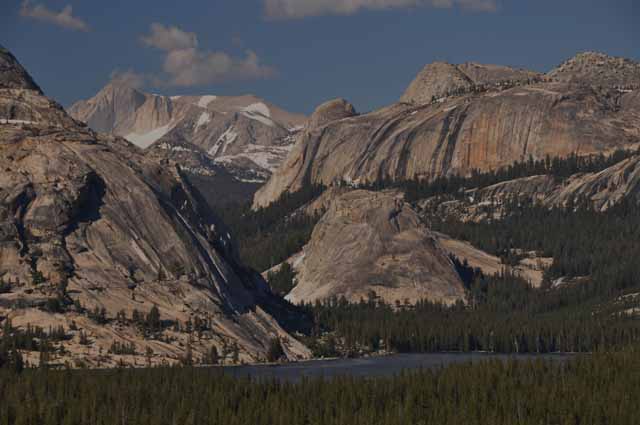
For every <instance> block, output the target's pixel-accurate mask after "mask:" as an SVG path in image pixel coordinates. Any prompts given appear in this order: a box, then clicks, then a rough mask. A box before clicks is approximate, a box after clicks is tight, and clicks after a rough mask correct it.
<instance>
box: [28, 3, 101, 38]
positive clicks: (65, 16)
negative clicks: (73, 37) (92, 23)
mask: <svg viewBox="0 0 640 425" xmlns="http://www.w3.org/2000/svg"><path fill="white" fill-rule="evenodd" d="M20 15H21V16H24V17H26V18H32V19H36V20H39V21H43V22H48V23H50V24H53V25H57V26H59V27H62V28H67V29H70V30H74V31H89V29H90V28H89V25H88V24H87V23H86V22H85V21H83V20H82V19H80V18H78V17H76V16H73V7H72V6H71V5H70V4H69V5H67V6H65V7H64V8H63V9H62V10H61V11H60V12H56V11H53V10H51V9H48V8H47V7H46V6H45V5H43V4H34V5H32V4H31V2H30V1H29V0H25V1H23V2H22V5H21V7H20Z"/></svg>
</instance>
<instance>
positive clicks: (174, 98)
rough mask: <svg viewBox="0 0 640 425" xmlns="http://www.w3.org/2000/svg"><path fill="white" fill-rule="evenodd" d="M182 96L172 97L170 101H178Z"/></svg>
mask: <svg viewBox="0 0 640 425" xmlns="http://www.w3.org/2000/svg"><path fill="white" fill-rule="evenodd" d="M181 97H182V96H171V97H170V99H171V100H178V99H180V98H181Z"/></svg>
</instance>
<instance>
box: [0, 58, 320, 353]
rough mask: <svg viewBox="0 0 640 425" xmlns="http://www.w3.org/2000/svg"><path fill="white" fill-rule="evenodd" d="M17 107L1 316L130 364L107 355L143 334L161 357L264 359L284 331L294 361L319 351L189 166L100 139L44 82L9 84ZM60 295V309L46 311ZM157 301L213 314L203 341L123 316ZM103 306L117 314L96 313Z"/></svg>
mask: <svg viewBox="0 0 640 425" xmlns="http://www.w3.org/2000/svg"><path fill="white" fill-rule="evenodd" d="M0 56H2V55H0ZM5 56H6V55H5ZM5 59H6V58H5ZM25 74H26V72H25ZM12 102H13V103H15V102H19V104H20V105H21V108H22V109H21V110H22V111H23V112H21V115H20V116H19V117H18V118H19V119H20V120H16V119H15V118H16V117H15V116H0V279H2V281H3V282H5V283H7V282H8V283H9V284H10V290H9V291H8V293H5V294H0V317H8V318H9V319H10V320H12V321H13V325H14V326H26V325H27V324H28V323H30V324H31V325H37V326H41V327H43V328H45V329H46V328H48V327H49V326H58V325H62V326H63V328H64V329H65V331H66V332H69V335H71V336H73V338H71V339H69V340H67V341H65V342H64V343H63V344H64V346H65V347H66V348H67V349H68V351H69V352H70V353H75V354H74V355H73V357H74V358H76V359H77V358H82V359H84V360H85V361H87V362H89V364H91V365H97V364H102V365H114V364H115V363H116V362H117V358H114V357H113V356H109V358H108V359H106V358H105V356H104V353H106V352H107V351H108V350H109V347H110V346H111V344H113V342H118V343H121V344H129V343H133V344H134V345H135V346H136V347H137V348H136V350H137V351H138V353H139V355H140V356H143V355H144V353H145V352H146V350H147V349H148V350H151V352H152V353H154V354H153V355H152V357H153V362H154V363H158V362H162V361H166V362H176V361H178V359H179V358H180V357H182V356H184V355H185V354H186V352H187V351H188V350H189V351H191V350H192V352H193V355H194V356H195V357H196V358H199V356H201V355H203V354H204V353H206V352H208V350H209V349H210V348H211V347H214V346H215V347H217V348H218V350H219V352H223V351H228V349H227V348H228V347H232V346H237V347H238V352H239V353H238V356H239V359H243V360H247V361H250V360H258V359H260V358H264V356H265V353H266V350H267V346H268V342H269V341H270V339H271V338H273V337H276V336H278V337H280V338H282V339H283V341H285V342H284V345H285V350H286V351H287V355H288V356H289V357H291V358H296V357H305V356H307V355H308V354H309V352H308V350H307V349H306V348H305V347H304V346H303V345H301V344H300V343H298V342H297V341H296V340H295V339H293V338H292V337H291V336H289V335H288V334H287V332H286V331H285V330H284V329H283V328H282V327H281V326H280V325H279V324H278V321H277V320H276V319H275V318H274V317H273V316H272V315H271V314H270V313H268V312H267V311H269V312H275V311H278V310H279V309H282V310H286V308H285V307H284V306H282V305H281V304H280V302H279V301H278V300H277V299H276V298H275V297H274V296H273V295H271V293H270V292H269V290H268V288H267V286H266V284H265V282H264V281H263V280H262V279H261V278H260V277H259V276H256V275H255V274H254V273H253V272H251V271H250V270H248V269H246V268H245V267H243V266H242V265H241V264H240V262H239V260H238V259H237V256H236V254H235V251H234V248H233V240H232V239H231V236H230V235H229V233H228V231H227V229H226V228H225V226H224V224H223V223H221V222H219V221H217V219H216V218H215V216H214V215H213V214H212V213H211V212H210V211H208V210H207V206H206V205H205V204H204V203H203V202H202V201H201V196H200V195H199V193H198V192H197V191H195V190H194V189H193V188H192V186H191V185H190V184H189V183H188V182H187V181H186V180H185V179H184V178H183V176H182V172H181V171H180V170H179V169H178V168H176V167H172V166H167V165H166V164H159V163H158V162H156V161H155V160H153V159H152V158H149V157H146V156H144V155H143V154H142V152H141V151H140V150H138V149H137V148H135V147H134V146H132V145H131V144H130V143H128V142H127V141H125V140H124V139H122V138H119V137H114V136H106V135H97V134H96V133H94V132H93V131H91V130H89V129H88V128H86V127H84V126H82V125H80V124H78V123H76V122H75V121H74V120H72V119H71V118H69V117H67V116H66V114H65V113H64V111H62V109H61V108H59V107H57V106H56V104H55V103H53V102H51V101H49V100H48V99H46V98H44V97H43V96H42V95H40V94H39V92H38V91H37V90H33V89H0V105H5V104H11V103H12ZM47 105H49V107H47ZM5 111H6V109H5V108H2V109H0V112H2V113H5ZM27 117H29V118H30V120H29V121H27V120H23V118H27ZM49 300H57V301H56V303H57V304H56V305H57V306H58V307H56V309H54V310H51V309H49V310H47V309H44V310H43V309H42V308H41V307H42V306H43V303H45V304H46V303H47V302H48V301H49ZM154 305H155V306H157V307H158V308H159V310H160V313H161V317H162V319H163V320H165V321H169V322H175V323H182V324H184V323H186V322H191V323H193V320H195V318H196V317H197V318H198V319H199V320H203V321H204V322H205V323H207V326H206V329H205V330H203V332H204V333H203V334H202V335H203V336H202V337H200V338H198V341H197V342H196V341H191V339H192V338H191V336H190V335H188V334H187V333H186V332H185V331H180V330H179V328H178V327H176V328H175V329H174V328H173V327H172V328H171V329H167V330H166V331H164V335H163V337H162V339H156V340H153V339H152V340H149V339H148V338H143V337H142V335H141V334H140V333H139V332H137V331H136V328H135V326H136V325H135V324H131V323H130V322H127V321H124V320H122V316H119V313H121V312H122V313H123V314H124V317H128V318H131V317H132V314H133V312H134V310H136V311H138V312H142V313H145V314H146V313H147V312H148V311H150V310H151V308H152V307H153V306H154ZM96 308H97V309H98V310H100V309H104V312H105V316H106V319H107V320H106V322H105V323H101V324H99V325H98V324H96V323H95V321H92V320H90V319H89V318H88V316H87V313H86V312H87V311H93V310H94V309H96ZM116 316H119V317H120V318H119V319H118V321H117V323H116V321H115V320H114V318H115V317H116ZM80 331H84V332H86V333H87V337H88V338H89V339H90V340H91V344H89V345H88V346H86V347H84V346H81V345H82V344H84V345H86V341H85V342H80V341H79V332H80ZM170 340H173V341H174V343H172V344H169V343H167V341H170ZM188 341H191V342H189V343H187V342H188ZM223 349H224V350H223ZM134 357H135V356H134ZM134 360H135V359H134ZM132 361H133V360H132Z"/></svg>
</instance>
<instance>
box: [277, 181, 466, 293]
mask: <svg viewBox="0 0 640 425" xmlns="http://www.w3.org/2000/svg"><path fill="white" fill-rule="evenodd" d="M294 268H295V269H296V271H297V275H296V281H297V283H296V286H295V287H294V288H293V290H292V291H291V292H290V293H289V294H288V295H287V297H286V298H287V299H288V300H290V301H291V302H294V303H299V302H302V301H304V302H307V303H308V302H311V303H313V302H315V301H317V300H326V299H328V298H332V297H336V298H340V297H342V296H344V297H345V298H346V299H348V300H350V301H353V302H358V301H360V299H368V297H369V295H370V294H371V293H372V291H373V292H375V293H376V295H377V296H379V297H380V298H381V299H383V300H385V301H386V302H388V303H390V304H394V303H395V302H396V301H398V302H401V303H402V302H404V301H405V300H409V301H410V302H416V301H418V300H423V299H427V300H431V301H438V302H443V303H446V304H451V303H454V302H456V301H464V299H465V292H464V288H463V285H462V282H461V280H460V277H459V276H458V274H457V272H456V270H455V268H454V266H453V263H452V262H451V260H450V259H449V257H448V256H447V254H446V252H445V251H444V250H443V249H442V247H441V246H440V244H439V242H438V240H437V238H436V237H435V236H434V235H433V234H432V233H431V232H430V231H429V230H428V229H427V228H425V227H424V225H423V224H422V223H421V221H420V219H419V217H418V215H417V214H416V212H415V211H414V210H413V209H412V208H411V207H410V206H409V205H408V204H407V203H405V202H404V200H403V195H402V194H401V193H398V192H394V191H385V192H370V191H365V190H356V191H350V192H348V193H345V194H343V195H340V196H338V197H337V198H334V199H333V200H332V201H331V205H330V206H329V208H328V210H327V212H326V213H325V214H324V216H323V217H322V219H321V220H320V222H319V223H318V224H317V225H316V227H315V229H314V231H313V234H312V236H311V240H310V242H309V243H308V244H307V245H306V246H305V247H304V250H303V252H302V253H301V254H299V255H298V256H296V260H295V265H294Z"/></svg>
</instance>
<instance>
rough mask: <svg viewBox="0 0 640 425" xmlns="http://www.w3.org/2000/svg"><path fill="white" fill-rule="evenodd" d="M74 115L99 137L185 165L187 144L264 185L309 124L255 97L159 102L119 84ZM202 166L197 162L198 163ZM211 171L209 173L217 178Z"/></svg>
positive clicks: (76, 107) (77, 108)
mask: <svg viewBox="0 0 640 425" xmlns="http://www.w3.org/2000/svg"><path fill="white" fill-rule="evenodd" d="M69 113H70V114H71V115H72V116H73V117H75V118H77V119H79V120H81V121H83V122H86V123H87V124H88V125H89V126H90V127H91V128H93V129H94V130H96V131H100V132H105V133H110V134H114V135H119V136H122V137H125V138H126V139H127V140H129V141H131V142H132V143H134V144H136V145H138V146H139V147H142V148H150V149H153V150H156V155H164V156H165V157H166V158H167V159H171V160H174V161H175V162H177V163H179V164H180V160H184V158H185V156H186V154H185V150H183V149H182V148H183V146H184V143H185V142H186V143H189V144H191V145H193V146H195V147H196V148H197V149H199V150H200V151H203V152H205V153H206V155H207V156H209V157H210V158H211V159H212V160H213V161H214V162H215V163H217V164H218V165H219V166H225V167H227V168H229V169H230V170H231V171H234V170H235V169H236V168H238V169H240V170H241V171H240V172H239V173H238V176H239V178H241V179H244V180H246V179H247V176H245V175H244V174H246V172H245V173H244V174H243V173H242V170H249V177H248V179H249V180H262V181H264V180H265V179H266V178H268V176H269V175H270V174H271V172H272V171H273V170H274V169H275V168H277V166H278V165H279V164H280V162H282V160H283V159H284V158H285V156H286V155H287V153H288V152H289V151H290V150H291V147H292V145H293V140H294V139H293V135H294V134H295V133H296V132H298V131H299V129H300V128H301V126H302V125H303V124H304V123H305V122H306V118H305V117H304V116H302V115H298V114H292V113H289V112H287V111H284V110H282V109H280V108H278V107H277V106H275V105H272V104H270V103H268V102H266V101H264V100H263V99H260V98H257V97H255V96H251V95H247V96H237V97H227V96H172V97H168V96H159V95H153V94H147V93H143V92H141V91H139V90H136V89H134V88H132V87H130V86H128V85H126V84H124V83H122V82H119V81H114V82H111V83H109V84H108V85H107V86H106V87H104V88H103V89H102V90H101V91H100V92H99V93H98V94H97V95H96V96H94V97H93V98H91V99H89V100H86V101H80V102H77V103H76V104H74V105H73V106H72V107H71V108H70V109H69ZM196 160H197V159H196ZM213 168H215V167H211V168H210V169H208V170H207V171H206V173H213V171H212V170H213Z"/></svg>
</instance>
